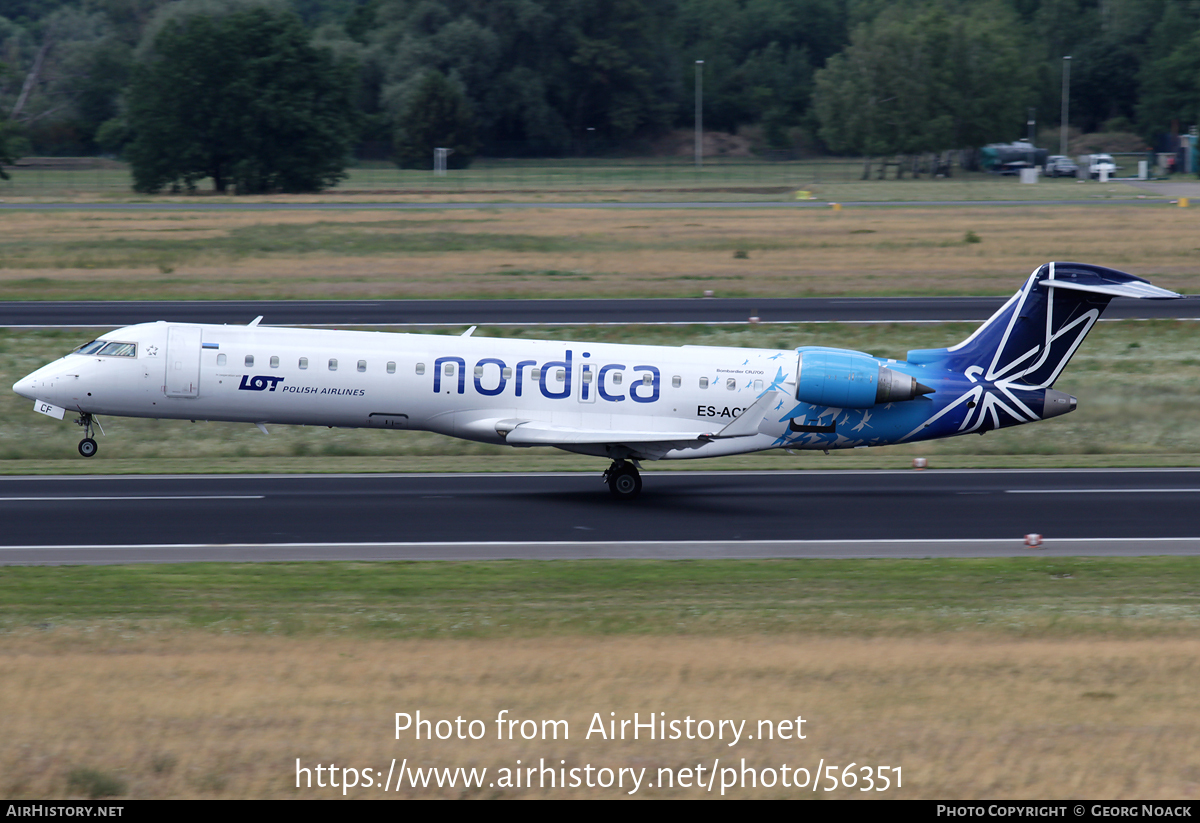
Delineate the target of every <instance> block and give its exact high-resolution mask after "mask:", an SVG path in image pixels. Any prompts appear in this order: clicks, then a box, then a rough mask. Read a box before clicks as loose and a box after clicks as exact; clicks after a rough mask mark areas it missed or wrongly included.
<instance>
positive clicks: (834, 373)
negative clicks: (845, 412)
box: [796, 351, 933, 409]
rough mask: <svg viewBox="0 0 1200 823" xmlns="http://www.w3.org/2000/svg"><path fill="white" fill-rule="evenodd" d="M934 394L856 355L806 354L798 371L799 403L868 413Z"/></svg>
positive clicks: (920, 385)
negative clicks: (877, 407) (891, 404)
mask: <svg viewBox="0 0 1200 823" xmlns="http://www.w3.org/2000/svg"><path fill="white" fill-rule="evenodd" d="M932 393H933V389H931V388H929V387H928V386H925V385H922V384H921V383H918V382H917V379H916V378H915V377H909V376H908V375H907V374H901V373H900V372H898V371H894V370H892V369H889V368H888V367H887V366H883V365H880V363H879V361H878V360H876V359H875V358H873V357H870V356H868V355H865V354H857V353H855V352H835V351H808V352H803V353H802V354H801V355H800V364H799V366H798V367H797V369H796V399H797V400H800V401H802V402H804V403H811V404H812V405H814V406H834V407H837V408H842V409H867V408H870V407H872V406H875V405H877V404H880V403H899V402H902V401H904V400H912V399H913V398H914V397H920V396H921V395H925V394H932Z"/></svg>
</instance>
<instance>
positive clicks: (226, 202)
mask: <svg viewBox="0 0 1200 823" xmlns="http://www.w3.org/2000/svg"><path fill="white" fill-rule="evenodd" d="M841 205H842V207H843V208H848V209H849V208H877V207H880V206H883V207H891V208H923V207H926V206H955V207H966V206H987V207H992V206H1117V205H1121V206H1150V205H1159V206H1166V205H1168V201H1167V200H1165V199H1162V198H1147V199H1145V200H1136V199H1129V198H1125V199H1114V200H1109V199H1099V198H1091V199H1086V200H1080V199H1074V200H920V201H918V200H904V201H896V200H859V201H855V202H849V203H842V204H841ZM829 207H830V203H829V202H828V201H825V200H797V201H792V200H770V201H758V202H744V203H732V202H727V201H720V202H684V201H675V202H661V203H659V202H652V203H633V202H623V203H611V202H604V203H595V202H576V203H565V202H564V203H541V202H539V203H503V202H495V203H492V202H484V201H479V202H474V203H451V202H444V201H431V202H428V203H386V202H381V203H367V202H354V203H345V202H341V203H339V202H324V203H269V202H268V203H264V202H261V201H260V202H255V201H247V200H236V199H233V198H229V199H222V200H207V201H206V200H199V199H198V200H196V201H195V202H191V203H180V202H169V203H159V202H141V203H0V210H8V211H371V210H385V211H464V210H473V209H506V210H510V209H518V210H519V209H631V210H648V209H828V208H829Z"/></svg>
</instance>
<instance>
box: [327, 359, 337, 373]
mask: <svg viewBox="0 0 1200 823" xmlns="http://www.w3.org/2000/svg"><path fill="white" fill-rule="evenodd" d="M329 370H330V371H337V358H336V357H331V358H329Z"/></svg>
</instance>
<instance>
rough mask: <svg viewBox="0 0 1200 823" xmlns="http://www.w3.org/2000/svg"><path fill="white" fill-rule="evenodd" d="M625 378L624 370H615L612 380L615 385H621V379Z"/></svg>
mask: <svg viewBox="0 0 1200 823" xmlns="http://www.w3.org/2000/svg"><path fill="white" fill-rule="evenodd" d="M624 379H625V372H623V371H615V372H613V376H612V381H613V385H614V386H619V385H621V381H623V380H624Z"/></svg>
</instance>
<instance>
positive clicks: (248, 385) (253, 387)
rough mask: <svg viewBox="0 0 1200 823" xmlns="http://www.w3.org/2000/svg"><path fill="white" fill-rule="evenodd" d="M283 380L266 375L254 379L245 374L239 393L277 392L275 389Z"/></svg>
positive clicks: (257, 375) (258, 375) (256, 376)
mask: <svg viewBox="0 0 1200 823" xmlns="http://www.w3.org/2000/svg"><path fill="white" fill-rule="evenodd" d="M281 380H283V378H282V377H268V376H267V375H264V374H256V375H254V376H253V377H251V376H250V375H248V374H243V375H242V383H241V385H240V386H238V391H275V387H276V386H278V385H279V382H280V381H281ZM246 381H249V382H246Z"/></svg>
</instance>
